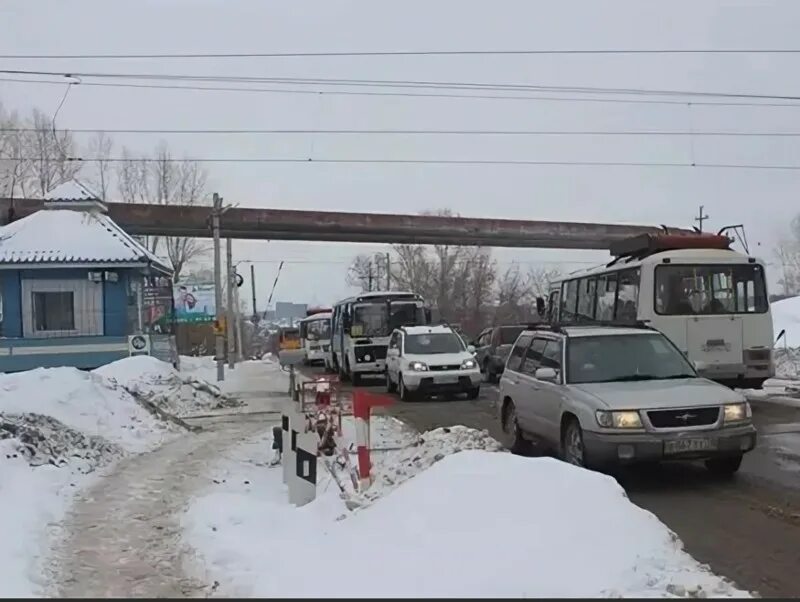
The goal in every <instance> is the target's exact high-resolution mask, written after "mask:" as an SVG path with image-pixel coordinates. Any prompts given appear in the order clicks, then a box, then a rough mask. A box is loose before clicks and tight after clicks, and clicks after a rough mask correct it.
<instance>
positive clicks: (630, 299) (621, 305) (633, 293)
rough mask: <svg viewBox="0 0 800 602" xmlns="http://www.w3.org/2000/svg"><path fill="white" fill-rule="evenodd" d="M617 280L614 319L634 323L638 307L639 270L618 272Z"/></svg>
mask: <svg viewBox="0 0 800 602" xmlns="http://www.w3.org/2000/svg"><path fill="white" fill-rule="evenodd" d="M618 278H619V286H618V287H617V302H616V307H615V312H614V317H615V319H617V320H627V321H634V320H636V314H637V310H638V307H639V270H638V269H635V270H625V271H622V272H619V275H618Z"/></svg>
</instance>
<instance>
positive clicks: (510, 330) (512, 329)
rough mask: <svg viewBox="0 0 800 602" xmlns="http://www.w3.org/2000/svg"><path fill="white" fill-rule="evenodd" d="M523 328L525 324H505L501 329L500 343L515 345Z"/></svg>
mask: <svg viewBox="0 0 800 602" xmlns="http://www.w3.org/2000/svg"><path fill="white" fill-rule="evenodd" d="M523 330H525V327H524V326H504V327H503V328H501V329H500V344H501V345H513V344H514V342H515V341H516V340H517V337H518V336H519V335H520V334H522V331H523Z"/></svg>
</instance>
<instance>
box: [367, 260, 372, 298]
mask: <svg viewBox="0 0 800 602" xmlns="http://www.w3.org/2000/svg"><path fill="white" fill-rule="evenodd" d="M367 290H368V291H369V292H372V259H370V260H369V275H368V276H367Z"/></svg>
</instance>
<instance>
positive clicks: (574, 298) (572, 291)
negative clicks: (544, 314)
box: [561, 280, 578, 322]
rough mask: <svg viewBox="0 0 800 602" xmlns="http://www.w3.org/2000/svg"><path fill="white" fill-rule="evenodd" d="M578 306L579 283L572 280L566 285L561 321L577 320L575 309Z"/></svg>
mask: <svg viewBox="0 0 800 602" xmlns="http://www.w3.org/2000/svg"><path fill="white" fill-rule="evenodd" d="M577 304H578V281H577V280H570V281H569V282H566V283H564V298H563V299H562V300H561V321H563V322H571V321H573V320H574V319H575V309H576V306H577Z"/></svg>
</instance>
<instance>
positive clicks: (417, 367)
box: [408, 362, 428, 372]
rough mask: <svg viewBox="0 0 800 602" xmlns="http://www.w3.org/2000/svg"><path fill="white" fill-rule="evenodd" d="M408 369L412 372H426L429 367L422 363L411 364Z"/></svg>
mask: <svg viewBox="0 0 800 602" xmlns="http://www.w3.org/2000/svg"><path fill="white" fill-rule="evenodd" d="M408 369H409V370H411V371H412V372H426V371H427V370H428V365H427V364H424V363H422V362H411V363H410V364H409V365H408Z"/></svg>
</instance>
